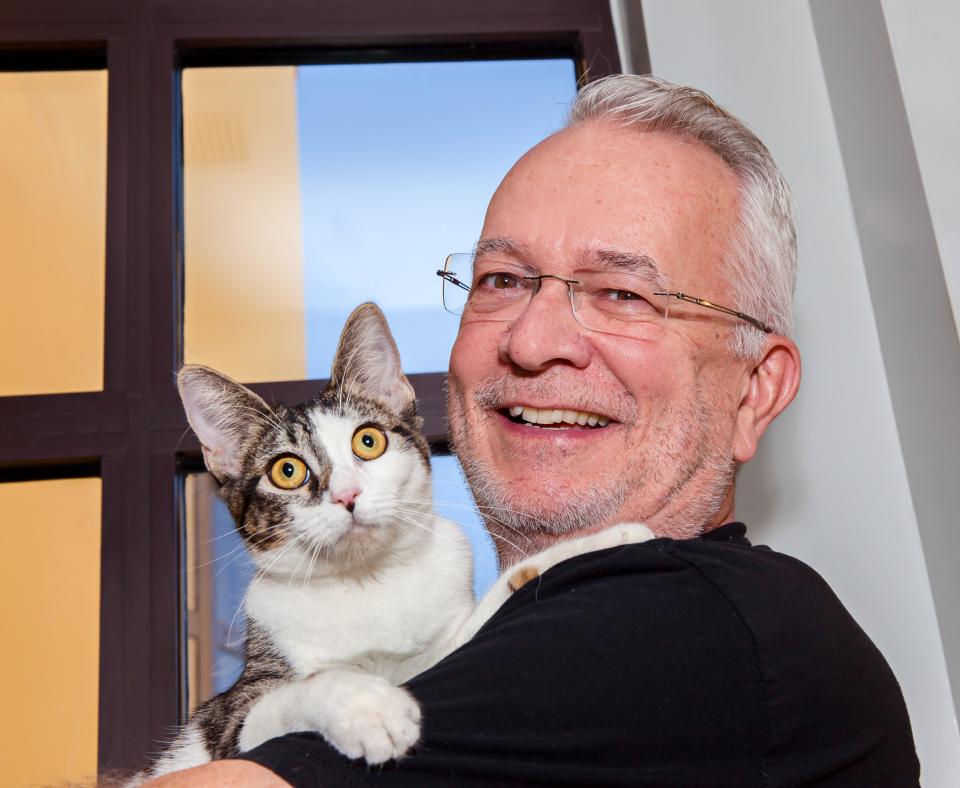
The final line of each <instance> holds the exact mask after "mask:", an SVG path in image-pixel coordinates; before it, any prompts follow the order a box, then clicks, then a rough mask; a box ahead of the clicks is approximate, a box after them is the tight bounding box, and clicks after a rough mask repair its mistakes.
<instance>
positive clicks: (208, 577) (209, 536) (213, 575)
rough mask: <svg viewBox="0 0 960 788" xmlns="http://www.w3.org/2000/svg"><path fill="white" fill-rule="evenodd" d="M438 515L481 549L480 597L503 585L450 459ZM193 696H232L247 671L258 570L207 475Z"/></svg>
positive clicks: (198, 533)
mask: <svg viewBox="0 0 960 788" xmlns="http://www.w3.org/2000/svg"><path fill="white" fill-rule="evenodd" d="M431 464H432V466H433V478H434V503H435V505H436V509H437V512H439V513H440V514H441V515H443V516H444V517H447V518H449V519H450V520H453V521H454V522H456V523H459V524H460V526H461V528H463V530H464V532H465V533H466V534H467V536H468V537H469V538H470V542H471V544H472V545H473V548H474V588H475V590H476V593H477V595H478V597H479V596H480V595H482V594H483V593H484V592H485V591H486V589H487V588H489V586H490V584H491V583H492V582H493V581H494V580H495V579H496V576H497V568H496V557H495V555H494V551H493V547H492V544H491V542H490V537H489V536H488V535H487V533H486V530H485V529H484V528H483V524H482V522H481V520H480V518H479V516H478V515H477V513H476V510H475V509H474V506H473V498H471V497H470V492H469V490H468V489H467V487H466V484H465V483H464V481H463V478H462V476H461V475H460V472H459V467H458V466H457V462H456V460H455V459H454V458H453V457H450V456H435V457H433V458H431ZM185 484H186V496H185V497H186V516H187V523H186V539H187V545H186V563H187V587H186V592H187V600H186V607H187V622H188V623H187V630H188V632H187V637H188V640H187V660H188V664H187V677H188V679H187V693H188V698H189V707H190V711H191V712H192V711H193V709H194V708H196V706H197V704H198V703H202V702H203V701H204V700H206V699H207V698H209V697H212V696H213V695H216V694H217V693H220V692H223V691H224V690H226V689H228V688H229V687H230V685H231V684H233V682H234V681H236V679H237V677H238V676H239V675H240V671H241V669H242V667H243V637H244V620H243V615H242V613H240V606H241V604H242V602H243V595H244V592H245V591H246V589H247V586H248V585H249V584H250V582H251V579H252V578H253V577H254V574H255V569H254V565H253V562H252V561H251V560H250V558H249V556H248V554H247V551H246V549H245V548H244V546H243V541H242V540H241V538H240V537H239V536H238V535H237V533H236V531H235V530H234V525H233V520H232V519H231V517H230V512H229V511H228V510H227V507H226V504H224V503H223V501H221V500H220V498H218V497H217V494H216V484H215V483H214V481H213V478H212V477H211V476H210V475H209V474H207V473H195V474H190V475H188V476H187V477H186V480H185Z"/></svg>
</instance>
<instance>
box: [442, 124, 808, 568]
mask: <svg viewBox="0 0 960 788" xmlns="http://www.w3.org/2000/svg"><path fill="white" fill-rule="evenodd" d="M738 200H739V197H738V182H737V179H736V176H735V175H734V174H733V173H732V172H731V171H730V170H729V169H728V168H727V167H726V165H725V164H724V163H723V162H722V161H721V160H720V158H719V157H718V156H717V155H716V154H714V153H713V152H712V151H710V150H709V149H707V148H706V147H704V146H702V145H700V144H697V143H693V142H689V141H684V140H681V139H678V138H676V137H672V136H666V135H663V134H659V133H642V132H638V131H636V130H627V129H623V128H619V127H615V126H612V125H608V124H605V123H596V122H593V123H588V124H585V125H583V126H579V127H573V128H568V129H565V130H563V131H561V132H559V133H557V134H555V135H553V136H552V137H549V138H548V139H546V140H545V141H544V142H542V143H541V144H540V145H538V146H537V147H535V148H533V149H532V150H531V151H530V152H528V153H527V154H526V155H525V156H524V157H523V158H522V159H521V160H520V161H519V162H518V163H517V164H516V165H515V166H514V168H513V169H512V170H511V171H510V173H509V174H508V175H507V177H506V178H505V179H504V181H503V183H502V184H501V185H500V187H499V189H498V190H497V192H496V194H495V195H494V197H493V199H492V201H491V203H490V207H489V210H488V212H487V216H486V220H485V222H484V226H483V231H482V234H481V238H482V239H505V240H508V241H510V242H512V243H513V244H515V245H517V246H519V247H520V248H521V251H520V252H519V253H516V254H515V253H514V252H513V251H510V252H503V251H497V252H496V255H497V256H498V258H504V259H508V260H509V261H510V262H512V263H517V264H519V265H520V266H522V267H524V268H528V269H530V270H531V271H532V272H533V273H552V274H559V275H562V276H565V277H570V278H575V276H576V272H577V271H578V270H584V269H589V268H593V267H596V266H595V265H594V264H593V263H594V262H595V260H596V256H597V252H602V251H608V252H609V251H612V252H628V253H635V254H643V255H647V256H648V257H651V258H653V259H654V260H655V261H656V263H657V266H658V268H659V269H660V272H661V274H662V275H663V277H664V278H665V279H666V281H668V282H669V284H670V286H671V289H680V290H683V291H685V292H688V293H693V294H695V295H697V296H701V297H705V298H709V299H710V300H712V301H714V302H716V303H721V304H730V303H733V302H734V301H735V298H734V291H733V288H732V286H731V284H730V283H728V282H727V281H726V280H725V271H724V268H723V265H722V260H723V255H724V250H725V249H726V248H727V245H728V244H729V242H730V240H731V237H732V235H733V233H734V231H735V229H736V224H737V218H738ZM732 329H733V319H732V318H729V317H727V316H725V315H722V314H719V313H716V312H713V311H710V310H705V309H702V308H698V307H696V306H693V305H687V304H682V303H680V302H677V301H675V300H674V301H673V302H672V303H671V306H670V318H669V320H668V321H666V322H665V323H664V324H663V328H662V330H661V331H659V333H657V335H656V336H654V337H650V338H647V339H643V340H638V339H635V338H625V337H622V336H614V335H609V334H601V333H597V332H591V331H589V330H587V329H584V328H583V327H582V326H581V325H580V324H579V323H577V322H576V321H575V319H574V317H573V314H572V311H571V309H570V303H569V300H568V296H567V292H566V288H565V286H563V285H562V284H560V283H558V282H555V281H550V280H546V282H545V283H544V285H543V287H542V289H541V290H540V292H539V293H538V294H537V296H536V297H535V298H534V299H533V300H532V301H531V302H530V304H529V306H528V307H527V309H526V311H524V312H523V314H522V315H520V316H519V317H518V318H516V319H515V320H513V321H512V322H502V321H481V322H469V321H464V322H463V324H462V325H461V327H460V331H459V335H458V337H457V341H456V343H455V345H454V348H453V351H452V354H451V357H450V378H449V392H450V396H449V411H450V428H451V432H452V437H453V441H454V446H455V448H456V451H457V453H458V456H459V457H460V459H461V461H462V462H463V464H464V466H465V469H466V471H467V475H468V479H469V481H470V483H471V486H472V487H473V489H474V493H475V495H476V496H477V500H478V503H479V504H480V505H481V507H482V508H484V509H485V511H486V512H487V513H489V514H491V515H493V516H492V517H490V518H489V519H488V527H489V528H490V530H491V531H492V532H493V533H494V535H495V536H500V537H503V539H497V540H496V541H497V543H498V550H499V551H500V556H501V562H502V563H505V564H509V563H511V562H512V561H513V560H515V558H516V557H517V555H518V549H517V548H520V549H522V550H524V551H530V550H538V549H542V548H543V547H545V546H547V545H549V544H550V543H552V542H553V541H555V539H556V537H557V536H558V535H559V534H562V533H568V532H570V531H573V530H577V531H579V532H586V531H590V530H599V529H601V528H603V527H605V526H607V525H610V524H612V523H616V522H623V521H628V520H632V521H639V522H645V523H647V524H648V525H649V526H650V528H651V529H652V530H653V531H654V533H657V534H659V535H665V536H674V537H678V538H682V537H688V536H692V535H695V534H698V533H701V532H703V531H705V530H710V529H712V528H714V527H717V526H718V525H721V524H722V523H724V522H727V521H729V520H730V519H731V518H732V517H733V502H734V495H733V492H734V470H735V467H736V464H737V463H742V462H746V461H747V460H749V459H750V458H751V457H752V456H753V453H754V451H755V449H756V444H757V441H758V440H759V437H760V435H761V434H762V433H763V431H764V429H765V428H766V426H767V425H768V424H769V422H770V421H771V420H772V419H773V418H774V417H775V416H776V415H777V414H778V413H779V412H780V411H781V410H782V409H783V408H784V407H786V405H787V404H788V403H789V401H790V400H791V399H792V397H793V395H794V393H795V391H796V387H797V385H798V383H799V356H798V354H797V351H796V348H795V346H794V345H793V343H792V342H790V340H788V339H785V338H783V337H777V336H771V337H768V339H767V345H766V351H765V356H764V357H763V358H762V359H760V360H759V361H751V360H747V359H742V358H736V357H734V356H733V354H732V353H731V352H730V351H729V349H728V348H729V342H730V334H731V332H732ZM518 404H526V405H531V406H534V407H555V408H567V409H573V410H582V411H592V412H597V413H600V414H603V415H606V416H608V417H609V418H610V419H611V423H610V424H609V425H607V426H606V427H603V428H600V429H587V428H582V427H573V428H568V429H557V430H546V429H542V428H540V427H535V426H525V425H518V424H515V423H512V422H511V421H509V420H508V419H507V418H506V417H505V416H504V415H503V412H502V410H503V408H504V407H509V406H512V405H518ZM509 512H513V514H512V515H511V514H509ZM498 520H500V521H503V522H505V523H506V525H503V524H500V523H499V522H497V521H498ZM518 531H522V532H523V533H522V535H521V534H519V533H518ZM507 539H509V541H510V542H513V543H514V545H516V547H513V546H511V544H509V543H508V542H507V541H506V540H507Z"/></svg>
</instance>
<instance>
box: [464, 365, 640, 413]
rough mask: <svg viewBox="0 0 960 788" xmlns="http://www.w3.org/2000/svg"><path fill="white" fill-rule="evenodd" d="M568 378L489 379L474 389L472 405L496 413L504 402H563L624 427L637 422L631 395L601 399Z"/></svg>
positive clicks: (550, 375) (606, 395) (552, 375)
mask: <svg viewBox="0 0 960 788" xmlns="http://www.w3.org/2000/svg"><path fill="white" fill-rule="evenodd" d="M565 377H566V376H565V375H564V374H563V373H562V372H561V373H559V374H556V373H550V372H548V373H546V374H545V375H540V376H538V377H537V378H536V379H530V380H524V379H522V378H514V377H510V376H503V377H497V378H490V379H489V380H485V381H483V382H481V383H479V384H478V385H477V387H476V388H475V389H474V391H473V402H474V405H475V406H476V407H477V408H479V409H480V410H496V409H499V408H501V407H503V404H504V403H505V402H513V401H517V400H519V401H521V402H523V401H524V400H527V401H530V400H537V401H541V402H557V403H561V402H562V403H564V404H565V405H567V406H568V407H570V406H573V407H575V408H576V409H577V410H583V411H590V412H592V413H602V414H604V415H606V416H610V417H612V418H613V419H616V420H617V421H619V422H621V423H623V424H631V423H633V422H635V421H636V419H637V402H636V400H635V399H634V398H633V396H631V395H630V393H629V392H627V391H620V392H608V393H604V394H602V395H600V396H598V394H597V391H596V390H595V389H594V388H591V387H590V386H586V385H584V383H583V382H582V381H576V380H565V379H564V378H565Z"/></svg>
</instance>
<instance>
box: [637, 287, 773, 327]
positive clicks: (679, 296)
mask: <svg viewBox="0 0 960 788" xmlns="http://www.w3.org/2000/svg"><path fill="white" fill-rule="evenodd" d="M654 295H658V296H673V297H674V298H676V299H677V300H679V301H687V302H689V303H691V304H697V305H698V306H705V307H706V308H707V309H716V310H717V311H718V312H724V313H725V314H728V315H733V316H734V317H739V318H740V319H741V320H746V321H747V322H748V323H750V324H751V325H754V326H756V327H757V328H759V329H760V330H761V331H763V333H765V334H772V333H773V329H772V328H770V326H768V325H767V324H766V323H763V322H761V321H760V320H757V318H755V317H750V315H745V314H744V313H743V312H738V311H737V310H736V309H730V308H729V307H725V306H720V304H715V303H713V301H707V299H705V298H697V297H696V296H692V295H687V294H686V293H670V292H667V291H660V292H655V293H654Z"/></svg>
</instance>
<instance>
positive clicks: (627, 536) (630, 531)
mask: <svg viewBox="0 0 960 788" xmlns="http://www.w3.org/2000/svg"><path fill="white" fill-rule="evenodd" d="M608 530H610V531H613V532H614V533H615V535H616V539H617V541H616V542H614V543H613V544H611V545H609V546H610V547H616V546H617V545H621V544H636V543H637V542H646V541H647V540H648V539H653V538H654V533H653V531H651V530H650V529H649V528H647V526H645V525H644V524H643V523H621V524H620V525H615V526H613V527H612V528H610V529H608Z"/></svg>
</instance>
